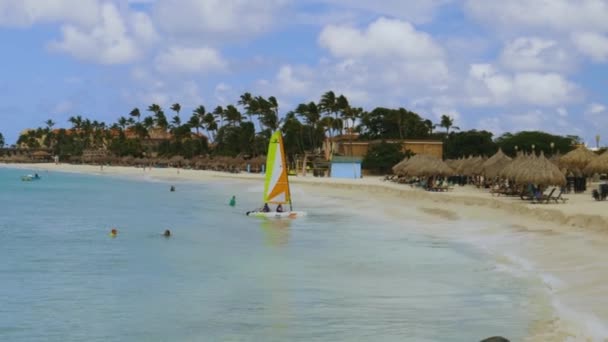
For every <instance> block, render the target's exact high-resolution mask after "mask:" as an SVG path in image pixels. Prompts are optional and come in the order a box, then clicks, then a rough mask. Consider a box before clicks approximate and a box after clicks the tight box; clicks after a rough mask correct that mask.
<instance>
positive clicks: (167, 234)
mask: <svg viewBox="0 0 608 342" xmlns="http://www.w3.org/2000/svg"><path fill="white" fill-rule="evenodd" d="M163 236H164V237H170V236H171V231H170V230H169V229H165V232H164V233H163Z"/></svg>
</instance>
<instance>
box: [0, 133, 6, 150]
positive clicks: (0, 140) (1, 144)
mask: <svg viewBox="0 0 608 342" xmlns="http://www.w3.org/2000/svg"><path fill="white" fill-rule="evenodd" d="M4 144H5V141H4V136H3V135H2V133H1V132H0V148H3V147H4Z"/></svg>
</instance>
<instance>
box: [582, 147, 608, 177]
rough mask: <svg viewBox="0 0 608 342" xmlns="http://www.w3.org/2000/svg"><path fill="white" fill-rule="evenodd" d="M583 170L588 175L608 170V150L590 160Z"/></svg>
mask: <svg viewBox="0 0 608 342" xmlns="http://www.w3.org/2000/svg"><path fill="white" fill-rule="evenodd" d="M583 172H584V173H585V174H587V175H593V174H596V173H606V172H608V151H606V152H604V153H602V154H601V155H600V156H599V157H597V158H595V159H593V160H592V161H591V162H589V164H587V166H585V168H584V169H583Z"/></svg>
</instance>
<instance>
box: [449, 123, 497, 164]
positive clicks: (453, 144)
mask: <svg viewBox="0 0 608 342" xmlns="http://www.w3.org/2000/svg"><path fill="white" fill-rule="evenodd" d="M448 139H449V140H448V141H449V143H447V144H446V145H445V146H444V157H445V158H448V159H456V158H460V157H466V156H487V157H489V156H492V155H493V154H494V153H496V151H497V150H498V146H497V144H496V143H495V142H494V141H493V140H492V133H491V132H488V131H477V130H470V131H462V132H458V133H452V134H450V136H449V138H448Z"/></svg>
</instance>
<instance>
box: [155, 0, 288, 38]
mask: <svg viewBox="0 0 608 342" xmlns="http://www.w3.org/2000/svg"><path fill="white" fill-rule="evenodd" d="M287 2H288V1H287V0H256V1H250V0H205V1H200V0H181V1H179V3H178V4H176V2H175V1H173V0H158V1H156V3H155V5H154V7H155V9H154V12H155V17H156V21H158V22H159V24H160V25H161V27H162V28H163V29H164V31H166V32H169V33H171V34H175V35H180V36H183V35H194V36H196V37H197V39H200V35H206V36H205V38H206V39H214V38H217V36H218V35H222V36H239V37H247V36H251V35H256V34H259V33H262V32H265V31H267V30H268V29H269V28H270V27H271V26H272V24H273V23H274V22H275V21H276V19H275V17H274V15H275V14H276V13H278V12H279V11H280V10H281V8H283V6H284V5H286V4H287ZM207 34H208V35H207Z"/></svg>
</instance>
